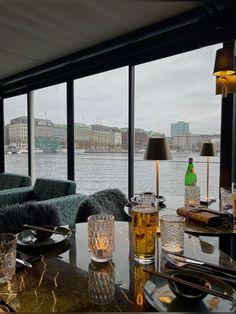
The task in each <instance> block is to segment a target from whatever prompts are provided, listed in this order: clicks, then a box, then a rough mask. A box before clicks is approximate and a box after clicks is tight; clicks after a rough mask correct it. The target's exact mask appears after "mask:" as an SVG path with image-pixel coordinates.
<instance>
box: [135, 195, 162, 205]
mask: <svg viewBox="0 0 236 314" xmlns="http://www.w3.org/2000/svg"><path fill="white" fill-rule="evenodd" d="M137 198H138V196H134V197H132V198H131V202H134V203H139V201H138V200H137ZM165 201H166V199H165V198H164V196H161V195H159V197H158V203H159V204H162V203H164V202H165Z"/></svg>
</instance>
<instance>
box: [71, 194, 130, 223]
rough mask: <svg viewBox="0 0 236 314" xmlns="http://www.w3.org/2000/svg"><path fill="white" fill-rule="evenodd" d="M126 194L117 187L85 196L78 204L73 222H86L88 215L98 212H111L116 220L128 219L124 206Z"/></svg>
mask: <svg viewBox="0 0 236 314" xmlns="http://www.w3.org/2000/svg"><path fill="white" fill-rule="evenodd" d="M127 202H128V200H127V198H126V196H125V195H124V194H123V193H122V192H121V191H120V190H118V189H105V190H102V191H99V192H96V193H94V194H92V195H89V196H88V197H86V198H85V199H84V200H83V201H82V202H81V203H80V205H79V208H78V212H77V214H76V219H75V222H76V223H77V222H86V221H87V218H88V216H90V215H94V214H100V213H102V214H103V213H107V214H111V215H113V216H114V217H115V220H116V221H128V220H130V217H129V216H128V215H127V214H126V213H125V211H124V206H125V204H126V203H127Z"/></svg>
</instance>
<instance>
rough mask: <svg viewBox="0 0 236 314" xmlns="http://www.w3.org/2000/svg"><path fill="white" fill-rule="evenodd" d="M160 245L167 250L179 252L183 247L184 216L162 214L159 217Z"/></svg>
mask: <svg viewBox="0 0 236 314" xmlns="http://www.w3.org/2000/svg"><path fill="white" fill-rule="evenodd" d="M160 229H161V246H162V249H163V250H165V251H168V252H180V251H182V250H183V247H184V229H185V218H184V217H182V216H178V215H163V216H161V218H160Z"/></svg>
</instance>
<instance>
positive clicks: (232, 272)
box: [169, 253, 236, 279]
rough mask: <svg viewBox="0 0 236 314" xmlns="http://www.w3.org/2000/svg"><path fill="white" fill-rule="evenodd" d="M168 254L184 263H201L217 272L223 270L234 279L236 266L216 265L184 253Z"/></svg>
mask: <svg viewBox="0 0 236 314" xmlns="http://www.w3.org/2000/svg"><path fill="white" fill-rule="evenodd" d="M169 255H170V256H172V258H174V259H176V260H179V261H181V262H184V263H188V264H192V265H201V266H204V267H206V268H209V269H212V270H216V271H218V272H224V273H229V275H230V277H234V278H235V279H236V275H235V273H236V268H229V267H226V266H218V265H215V264H211V263H207V262H203V261H199V260H197V259H195V258H192V257H191V258H190V257H187V256H184V255H179V254H176V253H175V254H169Z"/></svg>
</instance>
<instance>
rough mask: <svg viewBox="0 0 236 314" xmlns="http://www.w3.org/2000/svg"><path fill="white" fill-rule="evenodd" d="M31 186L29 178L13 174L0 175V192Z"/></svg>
mask: <svg viewBox="0 0 236 314" xmlns="http://www.w3.org/2000/svg"><path fill="white" fill-rule="evenodd" d="M30 185H31V178H30V177H29V176H24V175H20V174H15V173H6V172H5V173H0V190H7V189H12V188H21V187H24V186H30Z"/></svg>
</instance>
